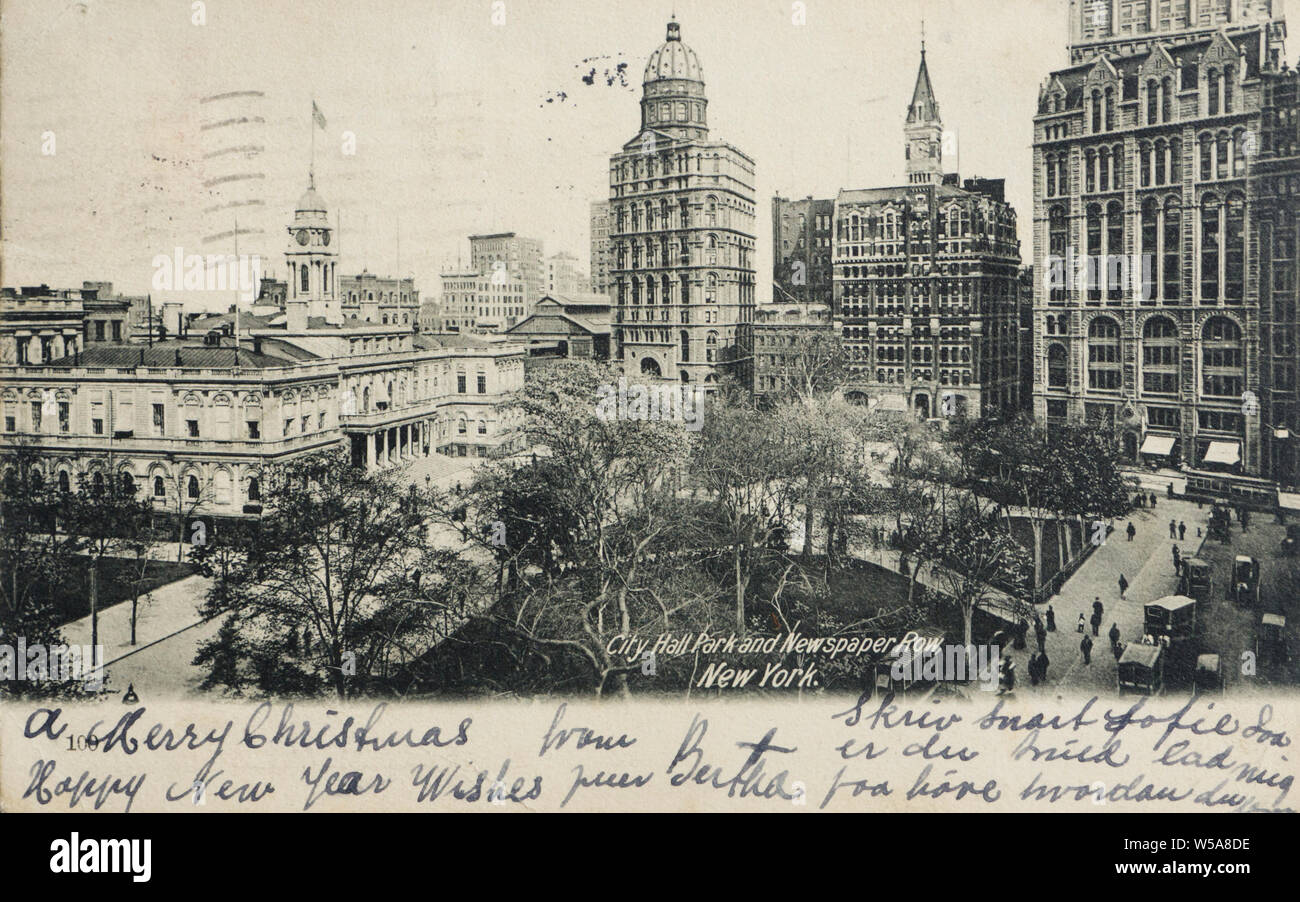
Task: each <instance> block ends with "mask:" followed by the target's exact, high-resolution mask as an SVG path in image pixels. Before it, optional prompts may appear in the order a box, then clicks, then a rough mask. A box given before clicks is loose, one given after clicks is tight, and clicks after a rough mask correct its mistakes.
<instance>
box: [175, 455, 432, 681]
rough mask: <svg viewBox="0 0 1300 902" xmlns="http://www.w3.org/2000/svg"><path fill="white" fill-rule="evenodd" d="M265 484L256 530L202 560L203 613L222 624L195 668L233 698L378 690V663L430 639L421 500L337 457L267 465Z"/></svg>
mask: <svg viewBox="0 0 1300 902" xmlns="http://www.w3.org/2000/svg"><path fill="white" fill-rule="evenodd" d="M265 478H266V489H265V492H264V495H263V498H264V502H265V512H264V514H263V516H262V519H261V521H260V523H259V524H258V527H257V529H256V530H255V531H253V532H252V533H251V534H250V535H248V536H247V537H246V539H247V541H246V543H244V544H243V546H242V547H236V548H231V549H229V550H228V551H227V552H216V551H214V552H211V553H209V556H208V557H207V558H206V559H204V563H203V566H205V567H207V568H208V570H209V572H212V573H213V574H214V576H215V577H216V578H215V581H214V584H213V586H212V588H211V590H210V591H209V594H208V597H207V600H206V602H205V605H204V608H203V613H204V614H205V615H207V616H209V617H217V616H223V617H224V618H225V621H224V625H223V629H222V631H221V632H220V633H218V635H217V636H216V637H215V638H214V639H213V640H210V641H209V642H207V643H204V645H202V646H201V647H200V650H199V652H198V655H197V656H196V659H195V664H198V665H202V666H205V667H206V668H207V673H208V681H209V683H212V684H216V683H218V682H220V684H221V685H224V686H226V687H227V688H230V689H232V690H236V691H237V690H239V689H240V688H242V687H243V686H245V685H250V686H254V687H256V688H257V689H258V690H260V691H262V692H267V693H276V694H294V693H304V694H318V693H320V692H323V691H331V692H333V693H335V694H337V695H338V696H339V697H340V698H343V697H347V696H349V695H352V694H355V693H358V692H366V691H383V690H384V688H385V687H384V686H383V683H382V679H381V676H382V674H380V672H379V671H380V667H381V664H382V662H384V661H388V660H391V659H392V658H393V656H394V655H397V656H398V657H400V658H402V659H413V658H418V657H419V656H420V655H423V654H424V653H426V652H427V651H428V649H429V647H430V645H431V644H432V643H433V641H434V639H435V637H436V629H435V620H436V618H437V615H438V608H437V606H436V605H435V604H429V603H426V602H429V601H431V600H433V599H431V598H430V597H429V595H430V593H436V591H437V587H436V583H435V582H434V581H433V580H432V579H430V578H429V577H430V576H431V575H433V574H435V573H436V572H437V570H438V564H439V561H437V560H436V559H434V553H433V552H431V551H430V550H429V549H428V547H427V545H426V544H425V542H424V523H425V521H426V520H427V518H428V516H429V514H430V510H429V502H428V497H427V494H426V493H420V492H417V491H415V489H414V488H413V487H410V486H406V485H403V484H402V482H401V478H400V475H399V474H396V473H392V472H379V473H366V472H365V471H364V470H362V469H361V468H357V467H354V466H353V465H352V464H351V462H350V461H349V460H348V458H347V455H345V454H344V453H343V452H342V451H338V450H334V451H329V452H322V453H318V454H312V455H308V456H305V457H301V458H296V459H293V460H290V461H287V462H285V463H281V464H277V465H275V466H273V467H271V468H270V470H269V472H267V473H266V474H265ZM218 568H220V569H218ZM417 571H419V572H421V573H423V574H425V575H426V576H425V579H424V580H423V581H420V580H417V578H416V575H415V574H416V572H417ZM236 640H237V641H236ZM398 649H400V651H398Z"/></svg>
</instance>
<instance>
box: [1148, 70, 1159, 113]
mask: <svg viewBox="0 0 1300 902" xmlns="http://www.w3.org/2000/svg"><path fill="white" fill-rule="evenodd" d="M1159 115H1160V83H1159V82H1157V81H1156V80H1155V79H1154V78H1151V79H1148V80H1147V124H1148V125H1153V124H1155V123H1156V122H1157V121H1159V119H1158V117H1159Z"/></svg>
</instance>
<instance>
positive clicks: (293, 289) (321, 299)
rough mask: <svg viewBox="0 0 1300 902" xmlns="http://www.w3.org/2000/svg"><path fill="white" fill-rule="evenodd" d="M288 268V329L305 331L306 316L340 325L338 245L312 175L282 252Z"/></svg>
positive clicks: (299, 203) (341, 316)
mask: <svg viewBox="0 0 1300 902" xmlns="http://www.w3.org/2000/svg"><path fill="white" fill-rule="evenodd" d="M284 262H285V264H286V266H287V268H288V276H289V278H288V282H289V285H288V288H289V290H288V293H287V294H286V296H285V313H286V317H287V324H288V327H289V328H290V329H291V330H296V329H305V328H306V327H307V320H308V317H321V318H323V319H324V320H325V322H327V323H330V324H332V325H340V324H342V322H343V312H342V306H341V303H340V300H339V294H338V272H337V266H338V246H337V244H336V243H335V241H334V232H333V229H331V228H330V224H329V216H328V214H327V212H326V209H325V201H323V200H322V199H321V196H320V195H319V194H317V193H316V179H315V176H314V175H313V176H309V177H308V181H307V190H306V191H305V192H304V193H303V195H302V197H300V198H299V199H298V206H297V208H296V209H295V210H294V214H293V223H292V224H290V226H289V242H288V247H287V249H286V250H285V252H284Z"/></svg>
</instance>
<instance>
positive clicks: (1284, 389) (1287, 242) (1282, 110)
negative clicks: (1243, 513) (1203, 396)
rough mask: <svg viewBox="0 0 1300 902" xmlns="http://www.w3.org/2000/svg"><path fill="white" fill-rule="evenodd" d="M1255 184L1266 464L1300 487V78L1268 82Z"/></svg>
mask: <svg viewBox="0 0 1300 902" xmlns="http://www.w3.org/2000/svg"><path fill="white" fill-rule="evenodd" d="M1261 119H1262V120H1263V121H1262V128H1261V132H1260V142H1259V156H1258V158H1257V159H1256V160H1255V172H1254V181H1255V185H1256V186H1257V193H1256V203H1257V205H1258V217H1257V219H1256V222H1257V223H1258V227H1259V273H1260V277H1259V289H1260V298H1259V319H1260V333H1259V347H1260V386H1261V389H1262V390H1261V392H1260V414H1259V415H1260V420H1261V424H1260V426H1261V428H1260V438H1261V445H1262V447H1261V449H1260V463H1261V467H1262V468H1263V469H1264V470H1265V471H1266V472H1267V473H1268V474H1269V475H1270V476H1271V477H1272V478H1273V479H1275V480H1277V481H1278V482H1279V483H1281V484H1283V485H1286V486H1292V487H1294V486H1296V485H1297V484H1300V383H1297V381H1296V379H1297V374H1300V341H1297V338H1300V254H1297V253H1296V248H1297V246H1300V74H1297V72H1296V70H1294V69H1292V70H1289V71H1284V72H1283V73H1282V74H1280V75H1279V76H1277V77H1276V78H1271V79H1269V80H1268V81H1267V82H1265V84H1264V101H1263V111H1262V114H1261Z"/></svg>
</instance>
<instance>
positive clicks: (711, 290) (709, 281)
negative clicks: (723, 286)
mask: <svg viewBox="0 0 1300 902" xmlns="http://www.w3.org/2000/svg"><path fill="white" fill-rule="evenodd" d="M717 299H718V274H717V273H714V272H711V273H709V275H708V277H707V278H706V279H705V291H704V302H705V303H706V304H712V303H715V302H716V301H717Z"/></svg>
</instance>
